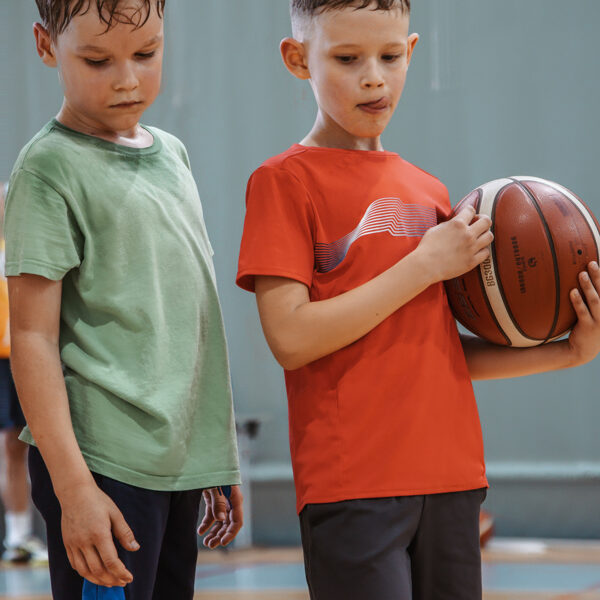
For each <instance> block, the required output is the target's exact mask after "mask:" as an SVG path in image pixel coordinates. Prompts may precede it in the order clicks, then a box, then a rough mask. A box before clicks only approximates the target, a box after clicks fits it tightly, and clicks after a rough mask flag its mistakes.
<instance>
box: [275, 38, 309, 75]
mask: <svg viewBox="0 0 600 600" xmlns="http://www.w3.org/2000/svg"><path fill="white" fill-rule="evenodd" d="M279 50H280V51H281V58H283V64H284V65H285V66H286V67H287V70H288V71H289V72H290V73H291V74H292V75H294V76H295V77H297V78H298V79H310V72H309V70H308V65H307V63H306V48H305V46H304V44H303V43H302V42H299V41H298V40H295V39H294V38H289V37H288V38H285V39H283V40H281V43H280V44H279Z"/></svg>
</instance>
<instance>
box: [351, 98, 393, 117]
mask: <svg viewBox="0 0 600 600" xmlns="http://www.w3.org/2000/svg"><path fill="white" fill-rule="evenodd" d="M389 105H390V101H389V99H388V98H386V97H385V96H384V97H383V98H379V99H378V100H373V102H365V103H364V104H359V105H358V108H360V109H361V110H364V111H365V112H368V113H373V114H377V113H380V112H383V111H384V110H385V109H386V108H388V106H389Z"/></svg>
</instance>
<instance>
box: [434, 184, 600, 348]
mask: <svg viewBox="0 0 600 600" xmlns="http://www.w3.org/2000/svg"><path fill="white" fill-rule="evenodd" d="M469 205H470V206H473V208H475V210H476V212H477V213H478V214H480V215H483V214H485V215H488V216H489V217H490V218H491V219H492V233H493V234H494V242H493V243H492V245H491V254H490V257H489V258H488V259H486V260H485V261H484V262H483V263H482V264H481V265H480V266H478V267H476V268H475V269H473V270H472V271H469V272H468V273H465V274H464V275H462V276H460V277H457V278H455V279H452V280H450V281H447V282H446V291H447V293H448V299H449V301H450V306H451V308H452V312H453V313H454V316H455V317H456V318H457V319H458V321H460V323H462V324H463V325H464V326H465V327H466V328H467V329H469V330H470V331H472V332H473V333H475V334H477V335H479V336H481V337H483V338H486V339H488V340H489V341H491V342H494V343H497V344H502V345H507V346H517V347H527V346H536V345H539V344H543V343H545V342H548V341H550V340H552V339H556V338H558V337H561V336H562V335H564V334H565V333H566V332H567V331H569V330H570V329H571V328H572V327H573V325H574V324H575V322H576V315H575V311H574V309H573V306H572V304H571V301H570V300H569V293H570V291H571V290H572V289H573V288H576V287H578V274H579V273H580V272H581V271H585V270H586V269H587V265H588V264H589V263H590V262H591V261H598V259H599V258H600V226H599V224H598V221H597V220H596V218H595V217H594V215H593V214H592V212H591V211H590V209H589V208H588V207H587V206H586V205H585V204H584V203H583V202H582V201H581V200H580V199H579V198H578V197H577V196H576V195H575V194H573V192H571V191H569V190H568V189H567V188H565V187H563V186H561V185H559V184H557V183H553V182H551V181H547V180H545V179H539V178H536V177H510V178H506V179H498V180H495V181H490V182H489V183H486V184H484V185H482V186H480V187H478V188H477V189H476V190H474V191H472V192H471V193H470V194H469V195H468V196H466V197H465V198H463V199H462V200H461V201H460V202H459V203H458V205H457V206H456V208H455V212H457V211H458V210H460V209H461V208H463V207H465V206H469Z"/></svg>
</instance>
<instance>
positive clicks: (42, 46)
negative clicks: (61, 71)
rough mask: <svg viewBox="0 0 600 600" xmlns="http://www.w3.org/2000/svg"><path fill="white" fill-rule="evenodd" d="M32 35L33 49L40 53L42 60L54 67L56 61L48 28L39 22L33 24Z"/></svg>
mask: <svg viewBox="0 0 600 600" xmlns="http://www.w3.org/2000/svg"><path fill="white" fill-rule="evenodd" d="M33 36H34V37H35V49H36V50H37V53H38V54H39V55H40V58H41V59H42V62H43V63H44V64H45V65H46V66H48V67H56V65H57V61H56V56H55V54H54V45H53V44H52V38H51V37H50V34H49V33H48V30H47V29H46V28H45V27H44V26H43V25H42V24H41V23H34V24H33Z"/></svg>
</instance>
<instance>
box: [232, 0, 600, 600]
mask: <svg viewBox="0 0 600 600" xmlns="http://www.w3.org/2000/svg"><path fill="white" fill-rule="evenodd" d="M290 5H291V16H292V29H293V38H286V39H284V40H283V41H282V43H281V53H282V57H283V60H284V63H285V65H286V67H287V68H288V70H289V71H290V72H291V73H292V74H293V75H294V76H296V77H298V78H300V79H303V80H309V81H310V84H311V87H312V90H313V92H314V94H315V99H316V101H317V105H318V110H317V117H316V120H315V122H314V125H313V127H312V129H311V130H310V132H309V133H308V134H307V135H306V137H304V139H302V141H301V142H300V143H298V144H294V145H292V146H291V147H290V148H289V149H288V150H286V151H284V152H282V153H281V154H279V155H277V156H274V157H271V158H269V159H268V160H267V161H265V162H264V163H263V164H262V165H261V166H260V167H259V168H258V169H257V170H256V171H255V172H254V173H253V174H252V176H251V178H250V181H249V183H248V189H247V196H246V199H247V211H246V219H245V225H244V234H243V238H242V243H241V250H240V260H239V270H238V279H237V282H238V284H239V285H240V286H241V287H243V288H244V289H246V290H249V291H253V292H255V293H256V300H257V304H258V309H259V313H260V319H261V322H262V326H263V330H264V333H265V337H266V338H267V341H268V343H269V346H270V348H271V349H272V351H273V354H274V356H275V357H276V359H277V360H278V361H279V363H280V364H281V365H282V366H283V367H284V369H286V385H287V394H288V405H289V421H290V427H289V430H290V450H291V458H292V464H293V468H294V483H295V486H296V492H297V508H298V512H299V515H300V526H301V533H302V545H303V549H304V563H305V570H306V577H307V581H308V586H309V589H310V597H311V599H312V600H367V599H368V600H371V599H376V600H408V599H410V598H412V599H413V600H441V599H452V600H481V594H482V592H481V556H480V549H479V521H478V517H479V510H480V504H481V502H482V500H483V498H484V497H485V488H486V487H487V482H486V477H485V465H484V459H483V443H482V439H481V427H480V424H479V418H478V415H477V407H476V403H475V398H474V395H473V389H472V385H471V379H486V378H487V379H491V378H501V377H516V376H521V375H527V374H531V373H540V372H543V371H549V370H555V369H562V368H567V367H573V366H576V365H581V364H584V363H587V362H589V361H591V360H593V359H594V358H595V357H596V356H597V354H598V352H599V351H600V297H599V293H600V269H599V268H598V264H597V263H596V262H591V263H590V264H589V265H588V268H587V270H586V271H585V272H582V273H581V274H580V287H581V291H578V290H571V293H570V298H571V301H572V304H573V307H574V309H575V312H576V313H577V316H578V323H577V325H576V326H575V328H574V329H573V330H572V332H571V334H570V336H569V338H568V339H565V340H561V341H557V342H554V343H550V344H545V345H543V346H539V347H535V348H527V349H515V348H507V347H500V346H494V345H493V344H490V343H487V342H485V341H484V340H481V339H476V338H474V337H473V336H467V335H465V336H459V333H458V330H457V328H456V323H455V320H454V318H453V316H452V314H451V312H450V308H449V306H448V301H447V298H446V295H445V291H444V285H443V281H444V280H447V279H452V278H453V277H456V276H457V275H459V274H461V273H465V272H467V271H469V270H470V269H472V268H475V267H476V266H477V265H478V264H480V263H481V262H483V261H484V260H485V259H486V257H487V256H488V255H489V247H490V244H491V243H492V240H493V235H492V233H491V231H490V226H491V221H490V219H489V218H487V217H485V218H479V219H476V218H475V211H474V210H473V209H471V208H469V209H465V210H462V211H460V213H459V214H458V215H457V216H455V217H454V218H452V219H450V220H448V221H446V220H445V219H444V218H443V215H448V214H450V213H451V207H450V201H449V197H448V192H447V190H446V188H445V187H444V185H443V184H442V183H441V182H440V181H438V180H437V179H436V178H435V177H432V176H431V175H429V174H428V173H425V172H424V171H422V170H421V169H419V168H417V167H415V166H413V165H411V164H410V163H408V162H407V161H405V160H404V159H402V158H401V157H400V156H398V155H397V154H396V153H394V152H390V151H386V150H384V148H383V146H382V142H381V136H382V134H383V132H384V130H385V128H386V127H387V125H388V123H389V122H390V119H391V118H392V115H393V114H394V111H395V109H396V107H397V105H398V102H399V100H400V98H401V95H402V91H403V88H404V84H405V81H406V75H407V71H408V66H409V63H410V60H411V56H412V54H413V50H414V49H415V46H416V44H417V40H418V36H417V35H416V34H411V33H410V30H409V10H410V1H409V0H291V2H290ZM440 217H441V218H440ZM439 221H441V222H439ZM584 298H585V301H584Z"/></svg>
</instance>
